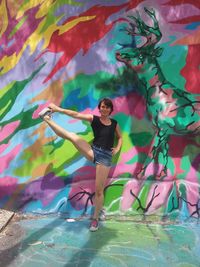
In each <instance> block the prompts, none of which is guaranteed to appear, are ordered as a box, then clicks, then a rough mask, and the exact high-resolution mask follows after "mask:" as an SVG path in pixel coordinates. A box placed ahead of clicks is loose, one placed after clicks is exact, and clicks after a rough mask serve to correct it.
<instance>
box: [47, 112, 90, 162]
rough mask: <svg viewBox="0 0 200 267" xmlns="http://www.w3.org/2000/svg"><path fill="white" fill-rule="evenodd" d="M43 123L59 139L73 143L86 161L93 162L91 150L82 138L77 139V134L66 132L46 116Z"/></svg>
mask: <svg viewBox="0 0 200 267" xmlns="http://www.w3.org/2000/svg"><path fill="white" fill-rule="evenodd" d="M43 119H44V121H45V122H46V123H47V124H48V125H49V126H50V128H51V129H52V130H53V131H54V132H55V133H56V134H57V135H58V136H60V137H61V138H63V139H67V140H69V141H71V142H72V143H73V145H74V146H75V147H76V148H77V150H78V151H80V153H81V154H82V155H83V156H85V157H86V158H87V159H88V160H90V161H93V160H94V153H93V150H92V148H91V146H90V144H88V143H87V142H86V141H85V140H84V139H83V138H81V137H79V136H78V135H77V134H75V133H72V132H68V131H67V130H65V129H64V128H62V127H61V126H59V125H58V124H57V123H55V122H54V121H53V120H52V119H51V118H50V117H49V116H48V115H47V116H45V117H44V118H43Z"/></svg>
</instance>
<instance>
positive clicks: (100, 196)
mask: <svg viewBox="0 0 200 267" xmlns="http://www.w3.org/2000/svg"><path fill="white" fill-rule="evenodd" d="M109 171H110V167H107V166H105V165H101V164H97V165H96V180H95V210H94V215H93V218H94V219H96V220H98V218H99V212H100V210H101V209H102V207H103V202H104V187H105V183H106V179H107V178H108V174H109Z"/></svg>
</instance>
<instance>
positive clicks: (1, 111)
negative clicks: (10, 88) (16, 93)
mask: <svg viewBox="0 0 200 267" xmlns="http://www.w3.org/2000/svg"><path fill="white" fill-rule="evenodd" d="M10 103H11V100H10V101H8V103H7V105H6V106H4V107H3V108H1V110H0V116H1V115H2V114H3V113H4V110H6V109H7V107H8V106H9V105H10Z"/></svg>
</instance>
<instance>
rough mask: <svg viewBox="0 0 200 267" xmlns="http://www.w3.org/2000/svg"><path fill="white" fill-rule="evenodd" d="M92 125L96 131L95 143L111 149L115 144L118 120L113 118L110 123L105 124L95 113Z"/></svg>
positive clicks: (94, 131)
mask: <svg viewBox="0 0 200 267" xmlns="http://www.w3.org/2000/svg"><path fill="white" fill-rule="evenodd" d="M91 126H92V130H93V133H94V140H93V145H95V146H98V147H101V148H104V149H108V150H110V149H111V148H112V147H113V144H114V137H115V129H116V126H117V121H116V120H114V119H111V124H110V125H104V124H103V123H102V122H101V121H100V117H98V116H95V115H94V116H93V120H92V123H91Z"/></svg>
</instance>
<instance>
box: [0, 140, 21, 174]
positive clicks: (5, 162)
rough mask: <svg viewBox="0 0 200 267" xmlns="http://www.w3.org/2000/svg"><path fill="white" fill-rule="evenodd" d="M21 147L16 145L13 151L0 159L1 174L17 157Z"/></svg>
mask: <svg viewBox="0 0 200 267" xmlns="http://www.w3.org/2000/svg"><path fill="white" fill-rule="evenodd" d="M21 147H22V145H21V144H19V145H17V146H16V147H15V148H14V149H12V150H11V151H10V152H9V153H8V154H6V155H5V156H2V157H0V162H1V164H0V173H3V171H5V169H7V168H8V167H9V164H10V163H11V162H12V160H13V159H14V158H15V157H16V156H17V155H18V153H19V151H20V149H21Z"/></svg>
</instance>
